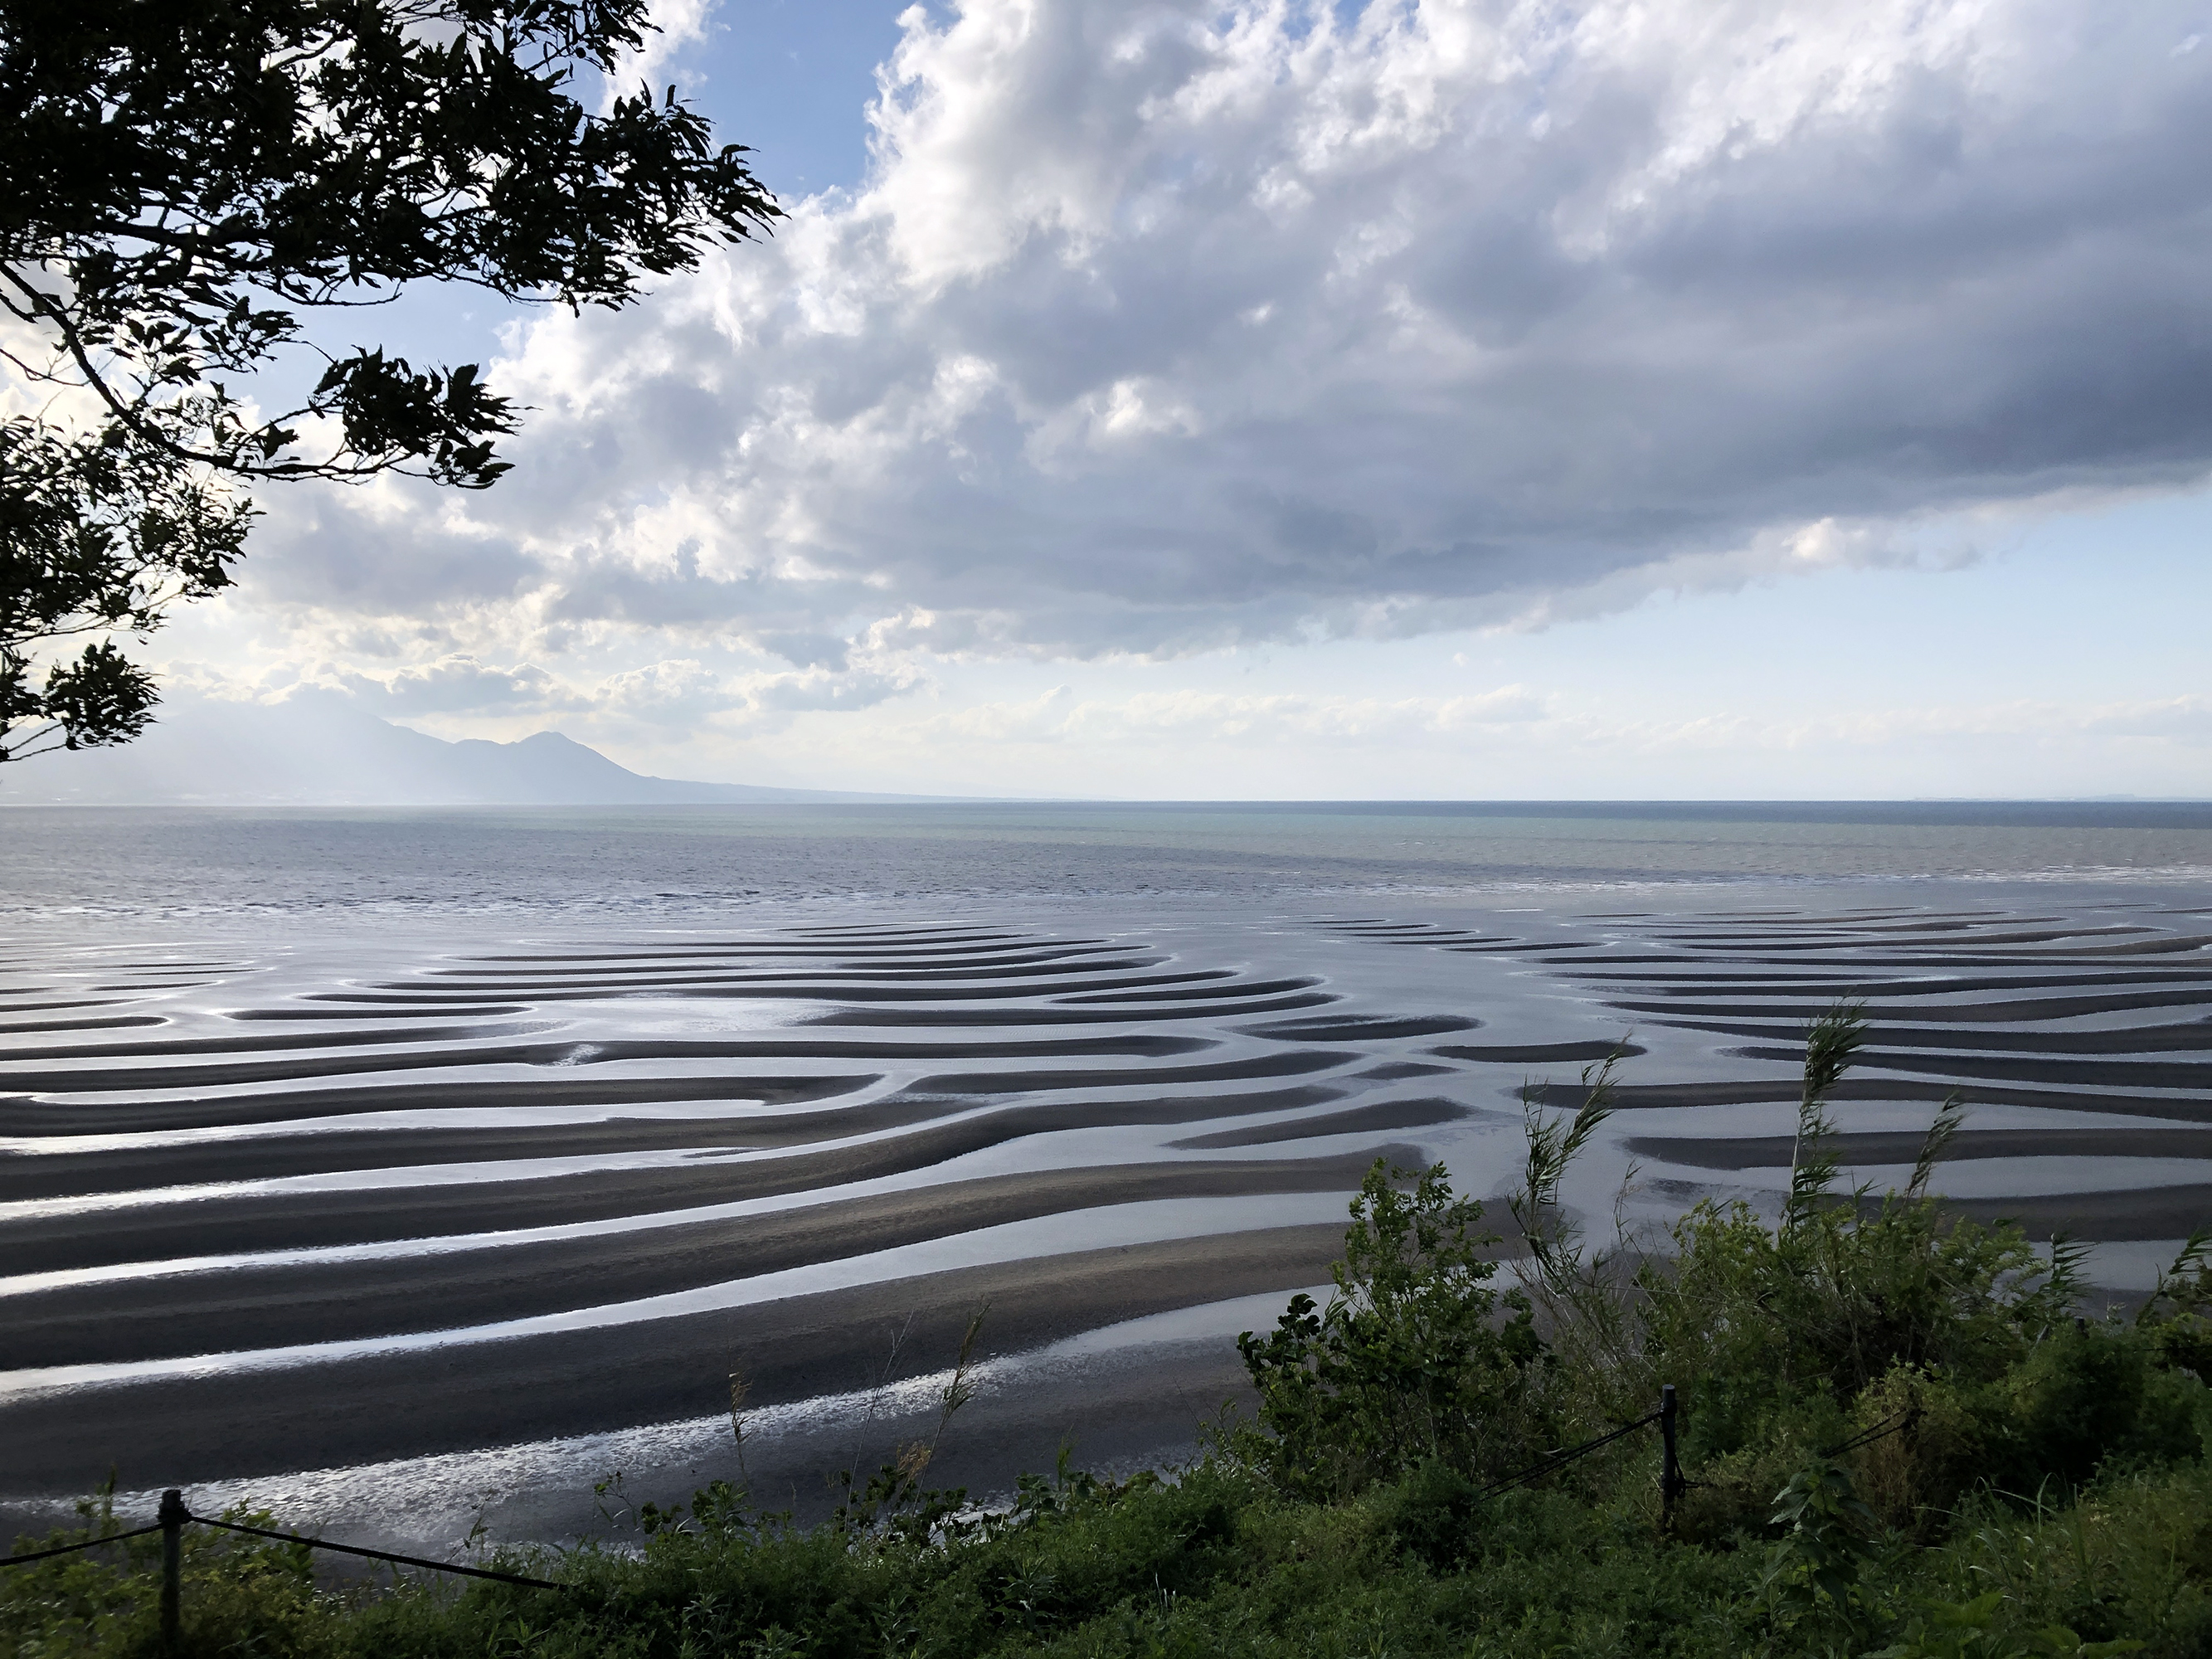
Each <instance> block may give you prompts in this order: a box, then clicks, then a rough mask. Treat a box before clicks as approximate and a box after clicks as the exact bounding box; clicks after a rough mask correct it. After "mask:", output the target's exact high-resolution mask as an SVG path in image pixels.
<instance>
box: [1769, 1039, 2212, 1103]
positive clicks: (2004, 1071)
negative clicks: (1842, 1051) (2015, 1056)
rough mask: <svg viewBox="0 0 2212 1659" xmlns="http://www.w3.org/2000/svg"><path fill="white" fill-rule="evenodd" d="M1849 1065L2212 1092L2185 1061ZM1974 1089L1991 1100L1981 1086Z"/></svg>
mask: <svg viewBox="0 0 2212 1659" xmlns="http://www.w3.org/2000/svg"><path fill="white" fill-rule="evenodd" d="M1728 1053H1729V1054H1730V1055H1731V1056H1732V1057H1735V1058H1737V1059H1741V1060H1784V1061H1799V1062H1802V1060H1804V1058H1805V1051H1804V1050H1803V1049H1802V1048H1732V1049H1729V1050H1728ZM1852 1063H1853V1064H1854V1065H1855V1066H1860V1067H1862V1068H1867V1067H1872V1068H1875V1069H1878V1070H1881V1071H1886V1072H1932V1073H1935V1074H1936V1076H1938V1077H1962V1078H1978V1079H2002V1080H2007V1081H2016V1082H2021V1083H2042V1084H2053V1085H2059V1084H2063V1085H2078V1086H2080V1087H2083V1088H2090V1089H2188V1090H2194V1091H2197V1092H2199V1093H2204V1092H2206V1091H2212V1065H2194V1064H2191V1063H2190V1062H2187V1061H2185V1060H2139V1061H2129V1060H2101V1061H2100V1060H2045V1059H2040V1058H2038V1059H2029V1060H2008V1059H2007V1058H2005V1057H2004V1056H2002V1055H1999V1054H1990V1055H1986V1056H1984V1055H1980V1054H1966V1055H1957V1056H1953V1055H1945V1054H1895V1053H1891V1052H1888V1051H1885V1050H1882V1049H1879V1048H1863V1049H1861V1050H1860V1051H1859V1054H1858V1056H1857V1059H1856V1060H1854V1061H1853V1062H1852ZM1976 1092H1977V1093H1978V1094H1980V1095H1983V1096H1984V1097H1990V1096H1988V1094H1987V1091H1985V1090H1977V1091H1976ZM1990 1098H1994V1097H1990ZM2208 1103H2212V1102H2208ZM2166 1115H2171V1114H2170V1113H2169V1114H2166Z"/></svg>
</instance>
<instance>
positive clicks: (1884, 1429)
mask: <svg viewBox="0 0 2212 1659" xmlns="http://www.w3.org/2000/svg"><path fill="white" fill-rule="evenodd" d="M1677 1413H1678V1407H1677V1405H1676V1402H1675V1399H1674V1384H1673V1383H1668V1384H1667V1385H1666V1386H1665V1387H1664V1388H1662V1389H1661V1390H1660V1395H1659V1406H1658V1408H1657V1409H1656V1410H1654V1411H1649V1412H1646V1413H1644V1415H1643V1416H1641V1417H1639V1418H1638V1419H1636V1420H1635V1421H1634V1422H1632V1423H1624V1424H1622V1425H1620V1427H1619V1428H1617V1429H1613V1430H1612V1431H1609V1432H1607V1433H1605V1434H1601V1435H1599V1436H1598V1437H1596V1438H1595V1439H1594V1440H1585V1441H1584V1442H1583V1443H1582V1444H1581V1445H1579V1446H1570V1447H1568V1448H1567V1449H1565V1450H1564V1451H1557V1452H1553V1454H1551V1455H1549V1456H1547V1457H1546V1458H1544V1459H1542V1460H1541V1462H1535V1463H1532V1464H1530V1465H1529V1466H1528V1468H1525V1469H1522V1471H1520V1473H1518V1474H1509V1475H1507V1476H1506V1477H1505V1478H1504V1480H1498V1481H1495V1482H1493V1483H1492V1484H1491V1485H1490V1486H1485V1487H1484V1488H1483V1489H1482V1493H1481V1495H1482V1496H1483V1497H1485V1498H1495V1497H1497V1496H1498V1494H1499V1493H1500V1492H1510V1491H1511V1490H1512V1489H1513V1488H1514V1487H1516V1486H1523V1485H1525V1484H1527V1483H1528V1481H1531V1480H1538V1479H1540V1478H1541V1477H1542V1476H1544V1475H1547V1474H1551V1473H1552V1472H1553V1470H1555V1469H1560V1468H1565V1467H1566V1466H1567V1465H1568V1464H1570V1463H1571V1462H1574V1461H1575V1460H1576V1459H1577V1458H1579V1457H1584V1456H1587V1455H1589V1453H1591V1452H1594V1451H1597V1450H1599V1449H1601V1448H1603V1447H1606V1446H1609V1445H1611V1444H1612V1443H1613V1442H1614V1441H1616V1440H1620V1439H1623V1438H1625V1437H1627V1436H1629V1435H1632V1434H1635V1433H1637V1432H1638V1431H1641V1430H1644V1429H1648V1428H1650V1427H1651V1425H1654V1424H1655V1423H1656V1424H1657V1425H1659V1433H1660V1438H1661V1440H1662V1443H1663V1445H1664V1448H1665V1453H1664V1459H1663V1461H1662V1464H1661V1466H1660V1471H1659V1508H1660V1525H1661V1526H1662V1527H1667V1526H1671V1525H1672V1524H1673V1523H1674V1506H1675V1504H1677V1503H1678V1502H1680V1499H1681V1497H1682V1494H1683V1493H1685V1492H1687V1491H1689V1489H1690V1487H1691V1486H1692V1482H1691V1481H1690V1480H1689V1479H1688V1478H1687V1477H1686V1476H1685V1475H1684V1474H1683V1473H1682V1465H1681V1461H1680V1457H1679V1456H1678V1455H1677V1453H1676V1448H1675V1419H1676V1416H1677ZM1919 1417H1920V1408H1919V1407H1918V1406H1917V1405H1914V1406H1911V1407H1907V1408H1906V1409H1905V1410H1904V1411H1902V1412H1899V1413H1898V1414H1897V1415H1896V1416H1894V1417H1893V1418H1890V1419H1887V1420H1885V1421H1883V1422H1881V1423H1877V1424H1876V1425H1874V1426H1873V1427H1872V1428H1870V1429H1867V1430H1864V1431H1862V1432H1860V1433H1858V1434H1855V1435H1853V1436H1852V1437H1850V1439H1848V1440H1845V1441H1844V1442H1843V1443H1841V1444H1839V1445H1836V1446H1832V1447H1830V1448H1828V1449H1826V1450H1825V1451H1823V1452H1822V1453H1821V1454H1820V1455H1822V1456H1823V1457H1841V1456H1842V1455H1844V1453H1846V1452H1850V1451H1857V1449H1859V1448H1860V1447H1862V1446H1867V1445H1871V1444H1873V1443H1874V1442H1875V1441H1877V1440H1880V1439H1881V1438H1883V1437H1886V1436H1888V1435H1893V1434H1896V1433H1899V1432H1900V1431H1903V1430H1905V1429H1909V1428H1911V1426H1912V1425H1913V1424H1914V1423H1916V1422H1917V1421H1918V1420H1919ZM157 1513H158V1518H157V1519H156V1520H155V1522H154V1524H153V1525H152V1526H150V1527H137V1528H132V1529H131V1531H129V1532H113V1533H109V1534H106V1535H105V1536H103V1537H100V1538H87V1539H83V1540H81V1541H78V1542H76V1543H74V1544H58V1545H55V1546H54V1547H52V1548H49V1549H43V1550H29V1551H27V1552H25V1553H23V1554H21V1555H10V1556H6V1557H0V1567H18V1566H25V1565H28V1564H29V1563H31V1562H33V1561H46V1560H51V1559H52V1558H53V1557H55V1556H58V1555H73V1554H75V1553H76V1552H78V1551H79V1550H92V1549H98V1548H100V1547H101V1546H102V1545H104V1544H119V1543H122V1542H123V1541H125V1539H130V1538H145V1537H148V1536H150V1535H151V1534H155V1533H157V1532H158V1533H160V1534H161V1642H162V1647H163V1650H164V1651H166V1652H174V1651H175V1650H176V1647H177V1632H178V1625H179V1595H180V1583H179V1579H180V1576H181V1571H182V1564H183V1537H184V1529H185V1527H186V1526H188V1525H191V1526H202V1527H216V1528H222V1530H223V1531H226V1532H237V1533H244V1534H246V1535H247V1536H249V1537H252V1538H267V1539H270V1540H273V1541H276V1542H277V1543H280V1544H299V1545H303V1546H305V1547H307V1548H308V1549H311V1550H329V1551H331V1552H333V1553H336V1554H339V1555H354V1556H359V1557H361V1558H362V1559H366V1560H370V1561H389V1562H392V1563H393V1564H394V1565H398V1566H403V1567H422V1568H426V1569H428V1571H432V1572H447V1573H453V1574H455V1575H457V1576H459V1577H463V1578H489V1579H491V1580H492V1581H494V1582H495V1583H501V1584H520V1585H522V1586H524V1587H525V1588H526V1589H547V1590H562V1591H566V1590H568V1589H572V1588H573V1586H570V1585H568V1584H561V1583H555V1582H554V1581H553V1580H551V1579H550V1578H532V1577H528V1576H527V1575H526V1574H523V1573H519V1572H498V1571H494V1570H493V1569H491V1568H489V1567H465V1566H462V1565H459V1564H458V1563H456V1562H452V1561H433V1560H430V1559H428V1558H426V1557H423V1556H420V1555H401V1554H398V1553H396V1552H394V1551H392V1550H376V1549H370V1548H368V1547H367V1546H365V1545H361V1544H334V1543H332V1542H331V1541H329V1540H328V1539H324V1538H308V1537H306V1536H303V1535H302V1534H299V1533H296V1532H275V1531H271V1530H270V1528H266V1527H249V1526H247V1525H246V1523H245V1522H241V1521H218V1520H216V1519H214V1518H212V1517H210V1516H204V1515H194V1514H193V1513H192V1512H191V1510H189V1509H187V1508H185V1495H184V1493H183V1492H182V1491H180V1490H179V1488H177V1487H174V1486H172V1487H170V1488H169V1490H168V1491H167V1492H163V1493H162V1494H161V1509H160V1510H159V1511H158V1512H157Z"/></svg>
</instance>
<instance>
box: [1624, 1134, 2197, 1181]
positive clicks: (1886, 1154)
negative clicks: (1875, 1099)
mask: <svg viewBox="0 0 2212 1659" xmlns="http://www.w3.org/2000/svg"><path fill="white" fill-rule="evenodd" d="M1923 1139H1924V1137H1923V1136H1922V1135H1920V1134H1918V1133H1913V1132H1911V1131H1902V1130H1899V1131H1886V1130H1846V1131H1844V1132H1842V1133H1838V1134H1837V1135H1835V1136H1834V1137H1832V1139H1830V1140H1829V1142H1828V1145H1829V1146H1831V1147H1832V1148H1833V1150H1834V1152H1835V1154H1836V1156H1837V1158H1839V1159H1840V1160H1842V1162H1843V1163H1844V1164H1845V1165H1846V1166H1847V1167H1850V1168H1860V1167H1863V1166H1865V1165H1869V1164H1911V1163H1912V1162H1913V1161H1914V1160H1915V1159H1916V1158H1918V1157H1919V1156H1920V1148H1921V1146H1922V1144H1923ZM1628 1150H1629V1151H1630V1152H1633V1153H1634V1154H1635V1155H1636V1156H1637V1157H1638V1158H1660V1159H1663V1160H1665V1161H1666V1162H1668V1163H1669V1164H1687V1165H1689V1166H1690V1167H1692V1168H1693V1169H1699V1170H1786V1169H1788V1168H1789V1167H1790V1163H1791V1160H1792V1158H1793V1157H1794V1156H1795V1153H1796V1139H1794V1138H1793V1137H1791V1136H1789V1135H1750V1136H1741V1137H1737V1138H1735V1139H1720V1138H1718V1137H1714V1138H1711V1139H1706V1138H1704V1137H1700V1136H1693V1135H1639V1136H1638V1137H1636V1138H1635V1139H1632V1140H1631V1141H1629V1143H1628ZM1943 1157H1944V1161H1945V1162H1946V1163H1954V1162H1957V1161H1959V1160H1961V1159H1973V1158H2207V1159H2212V1129H1966V1130H1962V1131H1960V1133H1958V1134H1957V1135H1955V1136H1954V1137H1953V1138H1952V1140H1951V1145H1950V1149H1949V1150H1948V1152H1945V1153H1944V1155H1943ZM1941 1180H1942V1177H1941V1176H1938V1177H1937V1181H1938V1183H1939V1184H1940V1183H1941Z"/></svg>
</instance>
